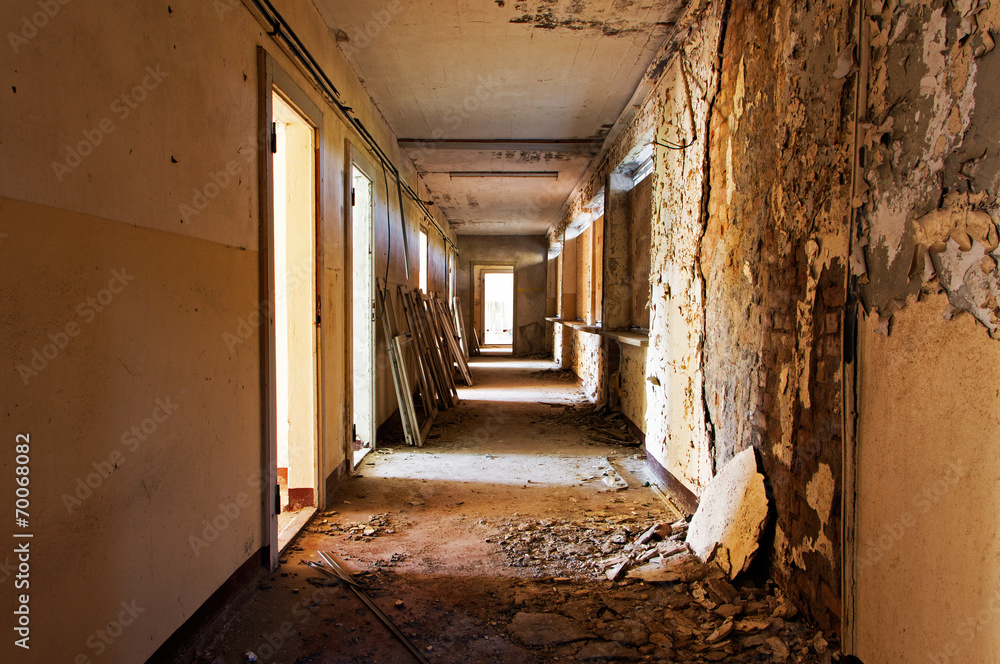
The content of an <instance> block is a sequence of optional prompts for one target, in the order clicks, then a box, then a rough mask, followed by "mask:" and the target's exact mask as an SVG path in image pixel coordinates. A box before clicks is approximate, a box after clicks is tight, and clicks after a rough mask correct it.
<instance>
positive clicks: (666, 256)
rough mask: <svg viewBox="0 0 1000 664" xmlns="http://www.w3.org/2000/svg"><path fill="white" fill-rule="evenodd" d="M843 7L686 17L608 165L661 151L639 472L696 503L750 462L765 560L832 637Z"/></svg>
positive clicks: (846, 162)
mask: <svg viewBox="0 0 1000 664" xmlns="http://www.w3.org/2000/svg"><path fill="white" fill-rule="evenodd" d="M849 9H850V8H849V6H848V5H847V3H836V2H830V3H824V4H820V5H817V6H814V7H813V8H812V9H810V10H809V11H806V10H805V9H802V8H798V7H789V6H787V5H785V6H783V5H780V4H778V3H766V4H764V5H761V6H759V7H754V8H750V7H747V6H745V5H743V4H742V3H731V4H730V5H729V6H727V5H726V3H707V2H706V3H693V4H692V5H691V6H690V7H689V8H688V11H687V13H686V14H685V15H684V17H682V19H681V20H680V21H679V24H678V25H679V31H678V37H677V39H676V41H675V43H673V44H672V45H669V46H668V47H667V48H666V49H665V51H664V53H663V54H662V58H661V59H660V60H659V61H658V62H657V63H654V66H653V67H652V68H651V70H650V72H649V74H648V76H649V77H650V78H651V90H650V94H649V96H648V97H647V99H646V100H645V101H644V103H643V106H642V108H640V109H639V110H638V111H637V113H636V115H635V116H634V118H633V119H632V121H631V123H630V125H629V126H628V127H627V128H626V129H625V130H624V131H623V132H622V137H621V138H620V139H619V142H618V143H617V144H616V145H615V146H613V147H612V148H611V149H610V150H609V155H610V156H609V157H607V163H606V166H605V168H606V170H605V172H608V171H609V170H610V169H614V168H615V167H616V166H617V164H618V163H622V162H624V161H625V160H626V157H627V155H629V154H630V153H632V152H634V151H635V150H636V148H637V147H638V146H639V145H640V144H641V143H642V141H643V140H648V139H644V137H646V136H649V135H650V134H651V135H652V136H653V137H654V138H655V140H656V141H657V143H659V145H657V146H656V150H655V154H654V171H653V175H652V178H651V180H650V185H651V189H652V191H651V198H652V201H651V206H652V219H651V226H650V231H649V232H650V240H649V248H650V256H649V259H650V268H649V272H650V277H649V282H650V289H649V297H650V300H649V348H648V350H647V351H646V361H645V367H644V372H643V373H642V374H640V373H639V372H634V371H633V372H630V373H631V376H630V377H629V380H630V381H631V382H630V384H631V385H634V384H635V383H636V382H637V381H636V380H635V378H636V377H637V376H638V375H644V378H645V415H644V426H645V433H646V450H647V454H648V457H649V463H650V464H651V465H652V466H653V467H654V469H658V472H660V471H662V472H661V473H660V474H661V478H665V479H666V480H668V484H670V485H671V487H672V488H675V489H677V490H679V491H682V492H686V493H687V494H688V495H690V496H692V498H693V499H695V500H696V498H697V496H698V495H700V494H701V492H702V491H704V489H705V487H706V486H707V484H708V483H709V482H710V481H711V479H712V478H713V477H714V476H715V475H716V474H717V473H718V471H719V469H720V468H721V467H722V466H723V465H724V464H725V463H726V462H727V461H728V460H729V459H731V458H732V457H733V456H734V455H735V454H736V453H737V452H739V451H741V450H743V449H746V448H747V447H749V446H754V447H756V448H757V449H758V450H759V452H760V458H761V461H762V464H763V470H764V472H765V474H766V475H767V477H768V481H769V485H770V489H771V494H772V498H773V505H774V509H773V513H774V517H773V518H774V521H773V523H774V529H773V530H769V531H768V533H769V535H768V541H767V542H765V551H766V552H767V554H768V555H767V556H766V557H765V559H764V561H765V563H766V564H768V565H770V566H771V568H772V572H773V573H774V575H775V577H776V578H777V579H778V581H779V583H781V584H782V586H783V587H784V588H785V590H786V592H788V593H789V594H791V595H792V596H793V597H795V598H796V600H797V601H798V602H799V603H800V605H801V606H803V607H804V608H805V609H806V610H807V611H808V612H809V613H811V614H812V615H813V616H814V617H815V618H816V619H817V620H818V621H820V622H821V624H823V625H825V626H830V627H836V626H837V624H838V623H839V620H840V612H841V607H840V583H839V581H840V569H839V560H840V550H839V541H840V523H841V522H840V520H839V519H840V517H839V504H840V503H839V501H840V493H839V485H838V482H839V480H840V478H841V469H840V458H841V454H842V446H841V441H840V424H841V413H840V399H841V389H840V383H839V382H838V380H839V375H840V353H841V344H840V337H839V335H840V333H841V330H842V326H841V317H842V315H843V306H844V302H845V299H846V298H845V290H846V286H845V283H844V279H845V275H844V272H845V267H844V266H845V264H846V244H847V243H846V236H847V230H846V229H847V227H848V220H849V215H850V188H849V183H850V166H851V150H850V146H851V136H852V134H851V133H850V130H851V126H852V125H851V123H850V120H851V116H850V110H851V108H852V106H851V100H852V99H853V97H852V90H853V88H850V87H847V88H845V86H846V85H847V82H846V81H844V80H843V77H841V78H839V79H835V78H834V77H833V76H832V74H833V73H834V72H835V70H836V69H837V65H838V60H839V57H840V55H841V53H842V52H843V51H844V50H846V49H847V46H848V44H849V43H850V41H851V34H852V25H853V24H852V22H851V15H850V13H849ZM807 104H808V109H809V112H808V113H807V112H806V109H807ZM599 179H600V178H599V177H596V178H595V183H594V184H596V182H597V181H599ZM593 189H594V185H592V186H591V189H590V190H585V191H584V194H583V195H582V196H581V200H586V198H585V197H586V196H587V195H588V194H590V193H591V191H592V190H593ZM641 194H642V192H641V190H640V191H639V192H636V193H635V194H634V195H641ZM574 205H575V206H576V207H572V206H571V209H572V210H574V211H575V210H576V209H577V208H580V207H581V203H580V202H579V201H578V202H576V203H575V204H574ZM622 363H623V364H622V366H628V357H627V354H623V357H622ZM620 371H621V370H620ZM624 378H625V376H622V375H621V374H619V376H618V380H619V381H622V380H623V379H624ZM624 408H630V406H629V405H628V404H625V405H623V409H624ZM631 410H632V412H633V413H636V412H637V411H638V409H637V408H631Z"/></svg>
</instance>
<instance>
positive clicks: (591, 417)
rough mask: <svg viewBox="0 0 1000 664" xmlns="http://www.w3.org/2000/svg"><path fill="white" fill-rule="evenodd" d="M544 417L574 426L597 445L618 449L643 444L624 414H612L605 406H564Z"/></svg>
mask: <svg viewBox="0 0 1000 664" xmlns="http://www.w3.org/2000/svg"><path fill="white" fill-rule="evenodd" d="M552 405H557V404H552ZM558 405H562V404H558ZM544 417H545V419H546V420H548V421H550V422H554V423H560V424H568V423H571V424H573V426H575V427H576V428H577V429H579V430H580V431H585V432H586V434H587V437H588V438H589V439H590V440H591V441H592V442H595V443H600V444H603V445H614V446H616V447H639V446H640V445H641V444H642V443H641V441H640V440H639V439H638V438H636V437H635V434H634V433H633V432H632V430H631V429H630V428H629V426H628V424H627V423H626V419H625V416H624V415H623V414H622V413H619V412H610V411H608V409H607V408H605V407H603V406H599V407H596V408H595V407H594V405H593V404H589V403H587V404H570V405H562V409H561V410H558V411H556V410H553V411H550V412H548V413H546V414H545V415H544Z"/></svg>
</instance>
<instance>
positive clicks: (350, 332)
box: [344, 138, 378, 473]
mask: <svg viewBox="0 0 1000 664" xmlns="http://www.w3.org/2000/svg"><path fill="white" fill-rule="evenodd" d="M344 146H345V148H344V149H345V159H344V163H345V164H346V168H344V192H345V196H344V200H345V204H344V209H345V211H346V214H345V226H346V228H345V237H346V239H347V241H346V242H345V247H344V265H345V266H346V268H345V269H344V275H345V277H344V286H345V291H344V297H345V303H346V305H347V306H346V307H345V309H347V312H348V313H347V316H346V317H345V318H346V320H345V330H344V335H345V336H344V338H345V339H346V340H347V343H346V344H344V348H345V358H344V366H345V367H346V375H345V385H346V386H347V388H346V389H345V390H344V392H345V396H346V399H347V409H346V410H347V412H346V414H347V417H345V418H344V421H345V427H346V430H345V432H344V440H345V443H344V458H345V464H346V467H347V472H348V473H351V472H353V470H354V437H353V435H352V434H353V431H352V429H351V428H352V426H353V425H354V206H353V205H352V204H351V201H350V196H351V190H352V188H353V187H354V182H353V180H352V178H351V174H352V172H353V170H354V164H358V167H359V170H360V171H362V172H363V173H364V174H365V176H366V177H368V178H369V179H370V180H371V182H372V203H371V206H372V220H371V227H370V229H369V233H370V236H369V246H370V247H371V268H372V274H371V291H370V292H371V293H372V300H373V301H374V300H375V299H376V295H375V290H376V289H375V220H376V218H377V208H378V172H377V169H376V168H375V165H374V162H373V160H372V159H370V158H369V157H368V156H367V155H366V153H365V152H363V151H362V150H361V149H359V148H358V147H357V146H356V145H355V144H354V143H353V142H352V141H351V139H350V138H347V139H344ZM373 315H374V314H373ZM376 327H377V326H376V324H375V321H374V319H373V320H372V325H371V330H370V331H371V335H370V336H371V338H370V340H369V341H370V343H371V347H370V348H371V350H370V353H369V355H370V358H369V359H370V363H371V367H372V379H371V394H370V396H369V399H370V406H371V417H372V430H371V432H369V433H370V435H371V442H372V449H373V450H374V449H376V442H375V432H376V430H377V429H378V423H377V422H376V420H377V416H376V378H377V372H376V371H375V367H376V364H375V360H376V356H377V355H376V346H377V344H376V341H377V337H376V334H377V330H376Z"/></svg>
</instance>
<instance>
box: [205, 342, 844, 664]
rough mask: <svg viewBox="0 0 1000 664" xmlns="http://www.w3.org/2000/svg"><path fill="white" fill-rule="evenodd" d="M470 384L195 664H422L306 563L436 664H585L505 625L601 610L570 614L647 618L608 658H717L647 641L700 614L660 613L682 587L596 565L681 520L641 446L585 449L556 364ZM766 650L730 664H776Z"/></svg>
mask: <svg viewBox="0 0 1000 664" xmlns="http://www.w3.org/2000/svg"><path fill="white" fill-rule="evenodd" d="M473 372H474V374H475V378H476V386H475V387H473V388H464V389H460V396H461V399H462V402H461V404H460V405H459V406H458V407H457V408H454V409H451V410H449V411H445V412H442V413H441V414H440V415H439V417H438V420H437V421H436V422H435V425H434V427H433V428H432V430H431V437H430V439H429V440H428V442H427V444H426V445H425V446H424V447H422V448H410V447H405V446H402V445H398V446H391V447H385V448H382V449H380V450H379V451H377V452H376V453H374V454H371V455H369V457H368V458H366V459H365V460H364V462H363V463H362V464H361V466H359V468H358V473H359V474H358V476H356V477H353V478H351V479H349V480H347V481H345V482H344V483H343V484H342V485H341V487H340V489H339V491H338V493H337V495H336V496H334V497H333V498H332V500H331V507H330V510H328V511H327V512H324V513H320V514H317V516H316V518H315V519H314V520H313V521H312V523H311V524H310V525H309V526H308V527H307V528H306V529H305V530H304V531H303V532H302V534H301V535H300V537H299V539H298V540H297V541H296V542H294V543H293V544H292V545H291V547H290V548H289V549H288V550H287V551H286V553H285V555H284V557H283V558H282V564H281V566H280V568H279V569H278V570H277V572H275V573H274V574H273V575H271V576H270V578H269V579H266V580H265V581H264V582H263V583H262V584H261V587H260V590H259V592H256V593H255V594H254V595H253V596H252V597H251V598H250V599H249V600H248V601H247V602H246V603H245V604H244V606H243V607H242V608H241V609H240V611H239V612H238V614H237V615H236V616H235V618H234V619H233V620H231V621H230V622H229V624H228V625H227V626H226V628H225V629H224V630H223V631H222V632H221V633H220V634H219V636H218V638H217V639H216V641H215V643H214V644H213V645H212V647H211V649H210V651H209V652H208V653H206V655H205V656H204V657H203V658H202V659H201V660H199V661H202V662H211V663H213V664H222V663H223V662H225V663H228V664H233V663H236V662H244V661H248V660H247V659H246V653H247V652H253V653H254V654H255V655H256V657H257V658H258V661H262V662H263V661H267V662H276V663H291V662H296V663H308V662H314V663H316V664H320V663H326V664H334V663H338V664H339V663H344V664H347V663H351V664H363V663H368V662H370V663H378V664H383V663H384V664H390V663H395V662H400V663H404V662H405V663H407V664H408V663H410V662H413V661H415V660H414V658H413V656H412V655H411V654H410V653H409V652H408V651H407V650H406V649H405V648H404V647H403V646H402V645H401V644H400V643H399V642H398V641H396V640H395V639H394V638H393V637H392V636H391V634H390V633H389V632H388V630H387V629H386V628H385V627H383V625H382V624H381V623H379V622H378V620H377V619H376V618H375V617H374V616H373V615H372V614H371V613H370V611H369V610H368V609H367V608H366V607H364V606H363V605H362V604H361V602H360V601H359V600H358V599H357V598H355V597H354V595H353V594H351V593H350V592H349V591H347V590H346V589H343V588H341V587H339V586H335V585H333V584H332V583H331V582H330V581H329V580H327V579H326V578H325V577H323V576H322V575H321V574H320V573H319V572H317V571H315V570H313V569H311V568H309V567H307V566H306V565H304V564H303V563H302V561H303V560H314V561H315V560H318V556H317V555H316V551H317V550H323V551H328V552H331V553H332V554H334V555H336V556H337V557H338V558H339V559H340V560H342V561H344V562H345V564H346V566H347V567H348V568H349V569H350V570H351V571H352V572H354V573H356V574H357V575H358V577H357V578H358V580H359V581H360V582H361V583H362V584H363V585H364V586H365V587H366V588H367V589H368V592H369V594H370V595H371V597H373V598H374V599H375V601H376V602H377V603H378V604H379V606H380V607H381V608H382V609H383V610H385V611H386V612H388V613H389V614H390V615H391V616H392V617H393V619H394V621H395V622H396V623H397V624H398V625H399V626H400V628H401V629H402V630H403V631H404V632H405V633H406V634H407V635H408V636H410V637H411V638H412V640H413V641H414V643H416V644H417V645H418V647H419V648H420V649H421V650H423V651H424V652H425V653H426V656H427V657H428V658H429V659H430V660H431V661H433V662H454V663H456V664H457V663H459V662H526V663H528V662H554V661H578V660H579V659H587V657H586V655H585V653H584V651H585V650H586V647H584V648H583V650H581V646H582V645H584V644H582V643H581V642H580V641H575V642H571V643H566V644H552V645H546V646H543V647H538V646H534V647H532V646H528V645H525V643H524V642H523V640H522V639H521V638H519V637H520V636H523V635H518V634H515V633H513V632H512V630H511V623H512V620H513V618H514V617H515V616H516V615H517V614H518V613H519V612H521V611H530V612H543V611H550V610H551V611H555V610H560V608H562V610H563V611H564V613H565V610H564V609H565V607H566V606H572V605H574V602H575V603H576V604H579V603H580V602H581V601H586V602H593V601H594V600H597V603H593V604H588V605H587V606H590V608H591V609H592V612H593V613H594V615H593V616H589V617H588V616H583V615H581V616H579V617H580V619H581V620H582V621H584V622H583V624H586V625H587V626H589V627H590V628H592V629H595V630H598V633H600V629H601V628H602V626H605V625H611V624H612V622H613V621H612V622H608V621H611V620H612V618H614V619H623V618H629V619H630V618H631V617H632V614H633V613H635V614H637V615H643V612H644V611H646V610H647V609H648V612H649V613H648V616H647V617H648V618H649V620H648V621H647V624H650V625H653V627H648V628H647V627H643V628H642V630H640V631H643V630H645V633H646V636H643V635H642V634H640V635H639V636H638V637H636V638H633V639H632V641H630V642H627V643H626V644H625V645H623V646H621V648H622V650H621V652H617V653H616V658H615V659H614V661H624V660H642V661H719V657H716V658H715V659H714V660H701V659H700V656H699V655H698V653H700V652H702V651H703V650H705V648H704V647H697V648H694V649H693V650H692V651H691V653H692V654H690V655H688V654H684V653H683V652H680V650H681V648H680V647H679V646H678V644H676V643H675V644H673V646H674V649H671V648H669V647H667V646H668V644H667V643H665V642H662V641H663V640H661V642H658V643H650V642H649V638H648V637H649V632H650V630H653V631H655V630H656V627H655V625H656V624H658V623H657V620H665V618H664V617H663V615H658V616H655V618H656V620H654V612H655V611H657V610H663V609H662V608H657V607H660V606H661V605H662V606H667V605H670V606H674V608H677V609H678V610H680V609H682V608H683V607H684V606H687V603H690V602H691V601H693V600H690V599H687V600H684V601H682V602H681V604H679V605H678V604H677V603H676V602H675V603H674V604H670V601H669V597H667V595H665V594H664V593H668V592H669V593H672V594H673V595H676V590H668V589H664V588H660V587H655V588H654V587H651V586H645V585H643V584H640V583H635V582H632V581H631V580H627V581H626V582H624V583H622V582H619V583H616V584H612V583H611V582H610V581H608V580H607V579H606V578H605V577H604V575H603V568H602V567H600V566H597V565H595V563H597V562H598V561H600V560H603V559H606V558H608V556H609V555H613V554H614V551H615V549H616V547H618V548H620V546H621V545H623V544H625V543H627V542H630V541H632V540H633V539H634V538H635V537H636V536H637V535H638V534H639V533H641V532H642V531H644V530H645V529H646V528H648V527H649V525H651V524H656V523H661V522H671V521H675V520H676V519H677V514H676V513H674V512H672V511H671V510H670V508H669V506H668V505H667V504H665V503H664V502H662V501H661V500H660V499H659V498H658V497H657V496H656V495H655V494H654V493H653V492H652V490H651V489H648V488H644V487H643V483H644V481H645V479H646V478H645V477H644V475H643V473H644V470H643V468H644V461H643V458H642V453H641V451H639V448H626V447H612V446H608V445H605V444H600V443H596V442H593V441H591V440H589V439H588V436H587V433H586V431H584V430H583V429H582V428H581V426H580V416H581V415H582V414H583V413H584V412H586V411H587V410H589V409H590V406H589V404H587V402H586V400H585V399H584V397H583V395H582V393H581V392H580V390H579V389H578V387H577V384H576V382H575V381H574V380H573V379H572V376H570V375H567V373H566V372H559V371H555V370H553V368H552V364H551V362H547V361H539V360H523V359H517V358H496V357H492V358H479V359H477V360H475V361H474V362H473ZM609 457H610V458H611V459H612V461H613V462H614V463H615V465H617V466H618V467H619V469H620V470H622V473H621V475H622V476H624V477H625V478H626V479H628V480H629V484H630V486H629V488H628V489H625V490H621V489H620V487H619V490H615V488H613V487H610V486H609V484H608V483H607V482H605V481H604V480H605V477H608V478H609V481H610V478H613V477H614V473H613V471H612V469H611V466H610V465H609ZM630 471H631V472H630ZM615 542H617V543H615ZM751 592H755V591H751ZM657 602H659V604H655V603H657ZM663 602H667V604H662V603H663ZM650 603H654V604H655V606H654V604H650ZM581 610H583V609H581ZM667 610H669V609H667ZM699 610H702V611H704V609H699ZM584 613H586V611H584ZM597 614H600V616H598V615H597ZM718 620H721V619H718ZM626 622H635V621H631V620H627V621H626ZM664 629H666V628H664ZM803 629H807V628H803ZM813 631H814V630H813ZM811 635H812V632H809V636H810V637H811ZM653 640H654V641H655V640H656V639H653ZM680 645H683V643H682V644H680ZM723 645H725V644H723ZM626 646H628V647H626ZM616 647H619V646H616ZM675 650H677V651H678V652H675ZM718 652H719V653H723V650H722V649H720V650H718ZM762 652H763V654H762V655H761V657H763V658H764V659H754V658H753V657H748V656H743V655H740V656H739V657H734V658H733V659H732V660H728V659H727V660H726V661H741V662H743V661H746V662H749V661H771V658H770V653H769V651H767V650H766V649H764V650H763V651H762ZM810 652H811V651H810ZM581 653H584V654H581ZM599 654H600V653H599ZM725 654H727V655H728V654H732V650H727V651H725ZM793 655H794V653H793ZM595 661H607V660H601V659H600V658H597V659H596V660H595ZM789 661H831V660H830V658H829V655H827V656H826V658H822V657H817V658H805V659H803V658H796V659H792V660H789ZM834 661H835V660H834Z"/></svg>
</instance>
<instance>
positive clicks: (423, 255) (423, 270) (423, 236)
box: [420, 231, 429, 293]
mask: <svg viewBox="0 0 1000 664" xmlns="http://www.w3.org/2000/svg"><path fill="white" fill-rule="evenodd" d="M428 258H429V256H428V255H427V233H425V232H424V231H420V290H422V291H423V292H424V293H426V292H427V259H428Z"/></svg>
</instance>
